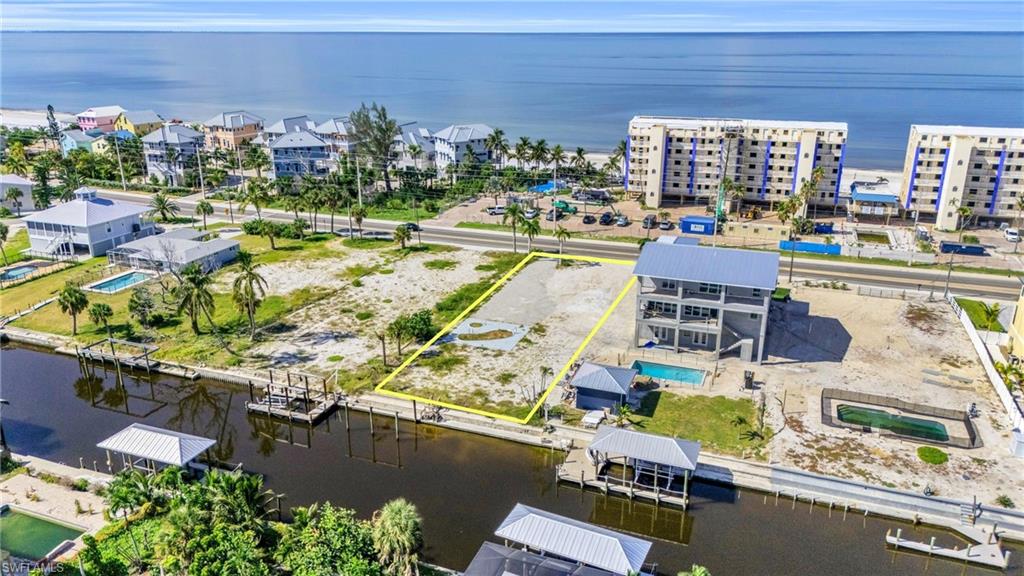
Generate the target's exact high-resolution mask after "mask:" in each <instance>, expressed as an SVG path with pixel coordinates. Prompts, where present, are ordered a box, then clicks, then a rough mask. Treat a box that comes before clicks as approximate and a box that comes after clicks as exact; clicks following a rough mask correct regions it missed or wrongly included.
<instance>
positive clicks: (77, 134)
mask: <svg viewBox="0 0 1024 576" xmlns="http://www.w3.org/2000/svg"><path fill="white" fill-rule="evenodd" d="M102 135H103V133H102V132H100V131H99V130H90V131H89V133H85V132H82V131H81V130H65V131H63V132H61V133H60V152H61V154H62V155H63V156H64V157H65V158H67V156H68V154H71V151H72V150H85V151H86V152H92V151H93V150H92V145H93V143H94V142H96V141H97V140H102Z"/></svg>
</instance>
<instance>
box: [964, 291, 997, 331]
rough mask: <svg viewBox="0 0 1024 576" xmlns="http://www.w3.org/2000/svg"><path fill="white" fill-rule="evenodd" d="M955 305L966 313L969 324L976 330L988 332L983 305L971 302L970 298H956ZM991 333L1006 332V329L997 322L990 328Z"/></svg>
mask: <svg viewBox="0 0 1024 576" xmlns="http://www.w3.org/2000/svg"><path fill="white" fill-rule="evenodd" d="M956 303H957V304H959V305H960V307H961V308H963V309H964V311H965V312H967V317H968V318H970V319H971V324H974V327H975V328H977V329H978V330H990V328H989V326H988V322H987V321H986V320H985V304H984V303H982V302H981V301H980V300H971V299H970V298H957V299H956ZM991 331H992V332H1006V328H1004V327H1003V325H1002V324H1000V323H999V321H998V320H996V322H995V323H994V324H992V327H991Z"/></svg>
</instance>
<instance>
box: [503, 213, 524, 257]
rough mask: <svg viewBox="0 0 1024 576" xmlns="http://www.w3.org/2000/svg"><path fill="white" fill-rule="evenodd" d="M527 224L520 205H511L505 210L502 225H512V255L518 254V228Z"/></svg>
mask: <svg viewBox="0 0 1024 576" xmlns="http://www.w3.org/2000/svg"><path fill="white" fill-rule="evenodd" d="M523 222H526V215H525V213H524V211H523V207H522V205H520V204H519V203H516V204H509V205H508V208H505V213H504V214H502V215H501V223H502V224H511V225H512V253H515V252H517V250H518V245H517V243H516V228H517V227H518V226H519V225H520V224H522V223H523Z"/></svg>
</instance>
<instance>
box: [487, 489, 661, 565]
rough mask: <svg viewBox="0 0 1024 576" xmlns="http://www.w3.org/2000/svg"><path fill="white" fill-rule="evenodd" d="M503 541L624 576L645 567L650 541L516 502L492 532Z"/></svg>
mask: <svg viewBox="0 0 1024 576" xmlns="http://www.w3.org/2000/svg"><path fill="white" fill-rule="evenodd" d="M494 534H495V536H498V537H499V538H503V539H504V540H505V541H506V543H508V542H509V541H511V542H515V543H516V544H519V545H521V546H524V547H525V548H526V549H527V550H530V551H536V552H538V553H540V554H543V555H545V556H553V557H555V558H562V559H565V560H569V561H572V562H576V563H579V564H584V565H587V566H591V567H593V568H597V569H599V570H606V571H608V572H611V573H612V574H619V575H621V576H627V575H629V574H638V573H640V572H641V569H642V568H643V566H644V562H645V560H646V559H647V554H648V553H649V552H650V550H651V543H650V542H648V541H646V540H641V539H640V538H636V537H634V536H629V535H626V534H620V533H618V532H615V531H612V530H608V529H607V528H601V527H600V526H594V525H593V524H587V523H586V522H580V521H579V520H574V519H572V518H566V517H564V516H559V515H557V514H552V513H551V512H547V511H544V510H538V509H537V508H531V507H530V506H524V505H522V504H516V506H515V508H513V509H512V512H510V513H509V515H508V517H506V518H505V520H504V521H502V523H501V525H500V526H498V529H497V530H495V532H494Z"/></svg>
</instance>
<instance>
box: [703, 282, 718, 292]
mask: <svg viewBox="0 0 1024 576" xmlns="http://www.w3.org/2000/svg"><path fill="white" fill-rule="evenodd" d="M721 291H722V286H721V285H719V284H709V283H707V282H701V283H700V285H699V286H698V287H697V292H699V293H701V294H718V293H719V292H721Z"/></svg>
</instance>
